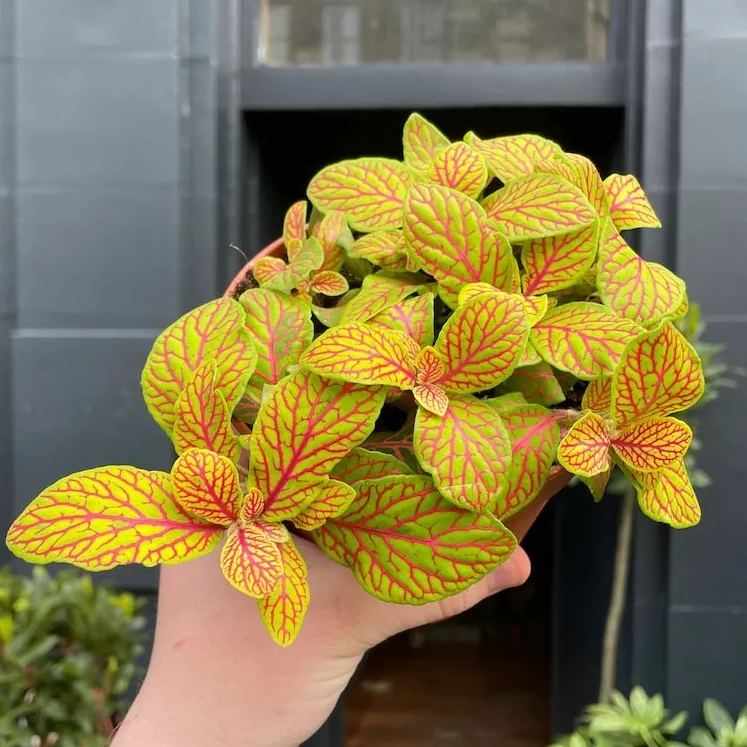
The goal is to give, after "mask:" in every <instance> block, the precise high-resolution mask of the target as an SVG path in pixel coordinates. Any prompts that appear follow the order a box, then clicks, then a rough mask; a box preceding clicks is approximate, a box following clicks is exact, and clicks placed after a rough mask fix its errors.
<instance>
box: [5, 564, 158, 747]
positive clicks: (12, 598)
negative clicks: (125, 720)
mask: <svg viewBox="0 0 747 747" xmlns="http://www.w3.org/2000/svg"><path fill="white" fill-rule="evenodd" d="M140 609H141V602H140V601H138V600H136V598H135V597H133V596H132V595H131V594H126V593H114V592H112V591H109V590H108V589H106V588H103V587H100V586H94V585H93V583H91V579H90V577H88V576H80V575H78V574H75V573H73V572H71V571H66V572H62V573H59V574H57V575H56V576H50V575H49V574H48V573H47V572H46V571H44V570H43V569H41V568H38V569H35V570H34V574H33V576H32V577H31V578H26V577H22V576H17V575H14V574H13V573H12V572H11V571H9V570H7V569H6V570H0V744H2V745H4V747H31V746H32V745H37V746H38V747H81V746H84V747H97V746H99V745H100V746H101V747H103V746H104V745H106V744H108V738H107V735H108V734H109V732H110V729H111V718H112V716H113V715H115V714H116V713H121V712H122V711H123V708H124V703H123V701H122V697H123V695H124V693H125V691H126V690H127V688H128V686H129V683H130V682H131V680H132V678H133V676H134V675H135V673H136V666H135V657H136V656H137V654H138V653H139V652H140V651H141V650H142V641H143V628H144V624H145V621H144V619H143V618H142V617H141V616H140V614H139V613H140Z"/></svg>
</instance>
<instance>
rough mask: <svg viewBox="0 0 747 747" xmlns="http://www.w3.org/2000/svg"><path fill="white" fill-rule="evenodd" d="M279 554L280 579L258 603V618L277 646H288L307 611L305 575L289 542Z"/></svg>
mask: <svg viewBox="0 0 747 747" xmlns="http://www.w3.org/2000/svg"><path fill="white" fill-rule="evenodd" d="M279 551H280V562H281V564H282V570H281V573H280V578H279V579H278V583H277V585H276V586H275V588H274V589H273V590H272V591H271V592H270V593H269V594H268V595H267V596H266V597H263V598H262V599H260V600H259V602H258V604H259V614H260V617H261V618H262V622H264V624H265V627H266V628H267V630H268V632H269V633H270V635H271V636H272V638H273V640H274V641H275V642H276V643H278V644H279V645H281V646H290V644H291V643H293V641H294V640H295V638H296V636H297V635H298V632H299V630H300V629H301V624H302V623H303V619H304V616H305V615H306V610H307V609H308V607H309V599H310V596H311V595H310V590H309V583H308V580H307V577H308V574H309V572H308V570H307V568H306V562H305V561H304V559H303V556H302V555H301V553H300V552H299V551H298V548H297V547H296V546H295V544H294V543H293V542H286V543H285V544H283V545H281V546H280V547H279Z"/></svg>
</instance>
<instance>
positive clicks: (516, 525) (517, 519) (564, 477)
mask: <svg viewBox="0 0 747 747" xmlns="http://www.w3.org/2000/svg"><path fill="white" fill-rule="evenodd" d="M282 252H283V239H282V238H279V239H275V241H273V242H272V243H271V244H268V245H267V246H266V247H265V248H264V249H263V250H262V251H261V252H259V253H258V254H256V255H255V256H254V257H252V258H251V259H250V260H249V262H247V263H246V264H245V265H244V266H243V267H242V268H241V269H240V270H239V271H238V272H237V273H236V275H235V276H234V278H233V280H232V281H231V282H230V283H229V285H228V288H226V292H225V293H224V294H223V297H224V298H226V297H229V296H234V295H236V291H237V289H238V288H239V287H240V286H241V284H242V282H243V280H244V278H246V276H247V274H248V273H249V272H250V271H251V269H252V267H253V266H254V263H255V262H256V261H257V260H258V259H261V258H262V257H270V256H274V255H277V254H282ZM570 479H571V475H570V473H568V472H566V471H565V470H564V469H563V468H562V467H553V468H552V471H551V472H550V476H549V477H548V478H547V482H546V483H545V485H544V487H543V488H542V490H541V491H540V493H539V495H538V496H537V497H536V498H535V499H534V500H533V501H532V502H531V503H530V504H529V505H528V506H526V507H525V508H523V509H522V510H521V511H519V513H518V514H516V515H514V516H512V517H511V518H510V519H508V520H507V521H506V526H508V528H509V529H510V530H511V531H512V532H513V533H514V534H515V535H516V536H517V537H518V538H519V539H524V537H525V536H526V533H527V532H528V531H529V529H530V528H531V526H532V524H534V522H535V521H536V520H537V517H538V516H539V515H540V513H542V509H543V508H544V507H545V506H546V505H547V502H548V501H549V500H550V499H551V498H552V497H553V496H554V495H557V493H559V492H560V491H561V490H562V489H563V488H564V487H565V486H566V485H567V484H568V482H569V481H570ZM299 534H301V535H303V534H304V532H299Z"/></svg>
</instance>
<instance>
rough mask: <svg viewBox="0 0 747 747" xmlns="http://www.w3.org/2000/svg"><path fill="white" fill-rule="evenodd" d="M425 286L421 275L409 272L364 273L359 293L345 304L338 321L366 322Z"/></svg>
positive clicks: (344, 322)
mask: <svg viewBox="0 0 747 747" xmlns="http://www.w3.org/2000/svg"><path fill="white" fill-rule="evenodd" d="M426 288H427V284H426V283H425V282H424V280H423V278H422V276H420V275H413V274H411V273H398V274H396V275H394V274H391V273H387V272H375V273H373V274H371V275H366V277H365V278H363V284H362V286H361V289H360V293H358V294H357V295H356V296H355V297H354V298H351V299H350V301H349V302H348V303H347V304H345V308H344V310H343V312H342V317H341V319H340V322H341V323H342V324H349V323H350V322H367V321H368V320H369V319H373V317H375V316H376V315H377V314H380V313H381V312H382V311H386V310H387V309H388V308H389V307H390V306H393V305H394V304H396V303H399V302H400V301H402V300H404V299H405V298H407V297H408V296H411V295H412V294H413V293H418V292H419V291H421V290H425V289H426Z"/></svg>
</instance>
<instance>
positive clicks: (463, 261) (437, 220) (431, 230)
mask: <svg viewBox="0 0 747 747" xmlns="http://www.w3.org/2000/svg"><path fill="white" fill-rule="evenodd" d="M404 234H405V241H406V242H407V246H408V247H409V249H410V251H411V253H412V255H413V256H414V257H415V259H416V260H417V262H418V263H419V264H420V265H421V266H422V267H423V269H424V270H425V271H426V272H427V273H429V274H430V275H433V277H435V278H436V280H438V283H439V293H440V294H441V297H442V298H443V299H444V301H445V302H446V303H447V304H448V305H449V306H451V307H454V306H456V304H457V296H458V294H459V291H460V290H461V288H462V286H464V285H465V284H467V283H481V282H482V283H489V284H490V285H492V286H494V287H496V288H501V289H503V290H507V291H510V290H512V289H513V287H514V286H515V284H516V280H517V279H518V265H517V264H516V260H515V259H514V256H513V252H512V250H511V246H510V244H509V243H508V241H507V240H506V238H505V237H504V236H502V235H501V234H500V233H499V232H498V231H496V230H495V227H491V225H490V223H489V222H488V220H487V217H486V215H485V211H484V210H483V209H482V207H481V206H480V205H479V204H478V203H477V202H475V201H474V200H472V199H470V198H469V197H467V196H466V195H463V194H461V192H457V191H456V190H453V189H449V188H448V187H442V186H440V185H436V184H417V185H415V186H414V187H412V188H411V189H410V191H409V192H408V194H407V199H406V201H405V205H404Z"/></svg>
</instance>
